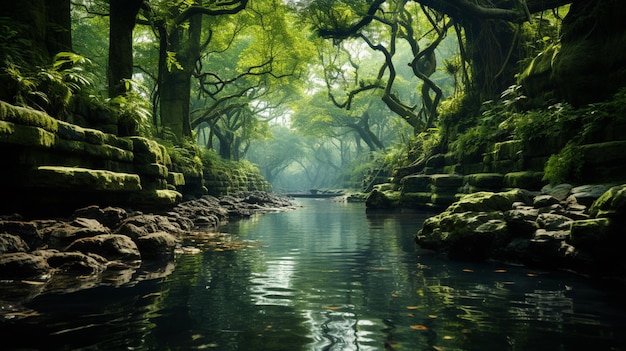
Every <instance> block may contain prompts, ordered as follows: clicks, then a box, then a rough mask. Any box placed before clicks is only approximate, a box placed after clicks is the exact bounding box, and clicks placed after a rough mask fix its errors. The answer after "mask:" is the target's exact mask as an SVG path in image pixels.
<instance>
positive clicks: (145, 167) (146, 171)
mask: <svg viewBox="0 0 626 351" xmlns="http://www.w3.org/2000/svg"><path fill="white" fill-rule="evenodd" d="M135 170H136V172H137V173H138V174H139V175H140V176H146V177H152V178H159V179H167V177H168V174H169V172H168V169H167V167H165V166H164V165H161V164H158V163H149V164H138V165H135Z"/></svg>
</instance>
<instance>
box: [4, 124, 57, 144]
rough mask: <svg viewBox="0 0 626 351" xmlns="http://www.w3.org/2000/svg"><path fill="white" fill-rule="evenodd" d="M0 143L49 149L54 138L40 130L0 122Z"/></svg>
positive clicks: (54, 140)
mask: <svg viewBox="0 0 626 351" xmlns="http://www.w3.org/2000/svg"><path fill="white" fill-rule="evenodd" d="M0 143H7V144H15V145H23V146H33V147H43V148H51V147H53V146H54V145H55V143H56V137H55V135H54V134H53V133H50V132H48V131H46V130H44V129H42V128H38V127H31V126H25V125H19V124H15V123H11V122H5V121H0Z"/></svg>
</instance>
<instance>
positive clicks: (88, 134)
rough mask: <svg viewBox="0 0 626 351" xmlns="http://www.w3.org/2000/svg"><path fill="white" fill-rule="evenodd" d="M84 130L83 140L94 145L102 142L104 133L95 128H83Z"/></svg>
mask: <svg viewBox="0 0 626 351" xmlns="http://www.w3.org/2000/svg"><path fill="white" fill-rule="evenodd" d="M83 130H84V131H85V141H86V142H88V143H91V144H95V145H102V144H104V138H105V137H104V133H103V132H101V131H99V130H96V129H88V128H85V129H83Z"/></svg>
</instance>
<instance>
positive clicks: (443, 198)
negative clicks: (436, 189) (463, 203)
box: [430, 193, 459, 208]
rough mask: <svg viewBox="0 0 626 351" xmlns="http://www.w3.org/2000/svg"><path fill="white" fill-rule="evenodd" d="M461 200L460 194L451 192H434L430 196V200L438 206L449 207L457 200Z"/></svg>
mask: <svg viewBox="0 0 626 351" xmlns="http://www.w3.org/2000/svg"><path fill="white" fill-rule="evenodd" d="M457 200H459V196H458V195H456V194H450V193H433V194H432V195H431V196H430V202H431V203H432V204H433V205H435V206H436V207H444V208H445V207H448V206H450V205H451V204H452V203H454V202H455V201H457Z"/></svg>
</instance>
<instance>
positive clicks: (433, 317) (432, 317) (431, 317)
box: [428, 314, 437, 319]
mask: <svg viewBox="0 0 626 351" xmlns="http://www.w3.org/2000/svg"><path fill="white" fill-rule="evenodd" d="M428 318H430V319H436V318H437V316H436V315H434V314H429V315H428Z"/></svg>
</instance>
